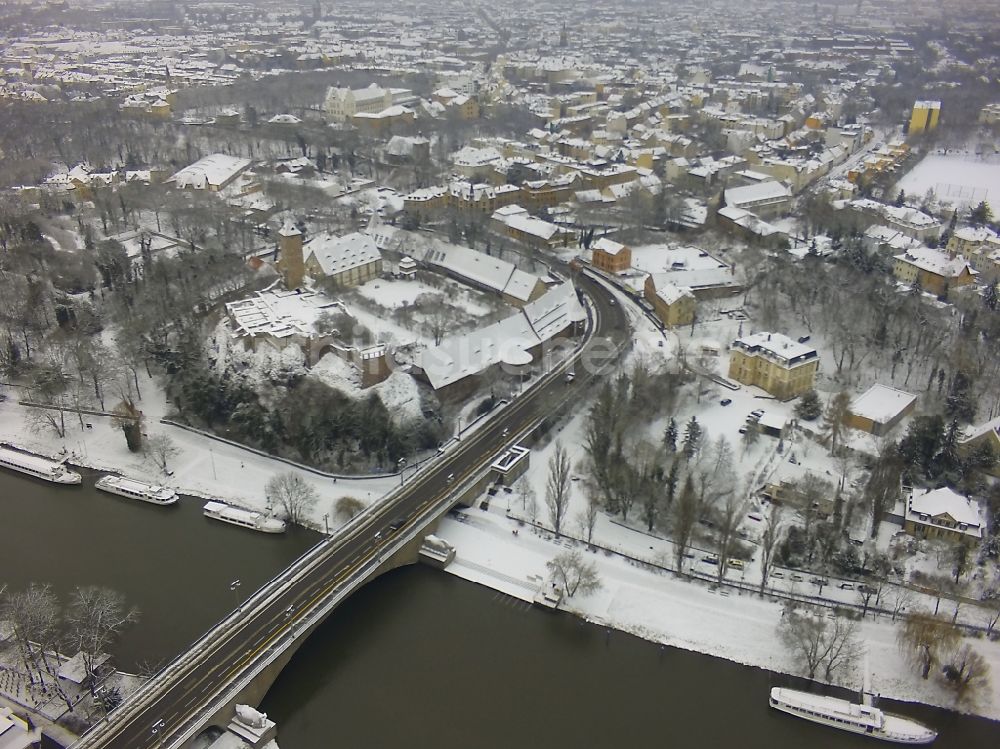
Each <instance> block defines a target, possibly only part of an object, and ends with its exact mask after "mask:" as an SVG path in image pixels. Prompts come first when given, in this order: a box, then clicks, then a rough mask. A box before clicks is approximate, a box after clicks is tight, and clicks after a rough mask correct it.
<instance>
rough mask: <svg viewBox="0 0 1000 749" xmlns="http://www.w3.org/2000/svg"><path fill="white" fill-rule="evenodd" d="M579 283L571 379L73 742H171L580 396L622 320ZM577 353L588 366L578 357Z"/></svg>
mask: <svg viewBox="0 0 1000 749" xmlns="http://www.w3.org/2000/svg"><path fill="white" fill-rule="evenodd" d="M577 288H579V289H581V290H582V291H584V292H585V294H586V295H587V297H588V298H589V299H590V300H591V301H592V302H593V320H594V335H593V336H592V337H591V339H590V340H589V341H588V342H587V344H586V345H585V346H584V348H583V349H582V351H581V352H580V355H579V357H578V359H577V363H576V364H574V365H572V366H573V367H574V368H575V377H574V378H573V379H572V382H567V379H566V378H565V377H563V376H553V377H551V378H550V379H549V380H548V381H547V382H543V383H540V384H539V385H538V386H536V387H534V388H532V389H530V390H528V391H526V392H525V393H523V394H522V395H520V396H519V397H517V398H516V399H515V400H514V401H513V402H511V403H510V404H509V405H508V406H507V407H505V408H504V409H502V410H500V411H499V412H498V413H496V414H494V416H493V417H492V418H490V419H489V420H488V421H487V422H486V423H484V424H483V425H482V426H481V427H480V428H478V429H476V430H474V431H471V432H469V433H467V435H466V436H465V437H463V438H462V439H461V441H460V442H459V443H458V444H456V445H454V446H453V447H451V448H449V450H448V451H447V452H446V453H445V454H444V455H442V456H440V457H439V458H437V459H436V460H435V461H433V462H432V463H431V464H429V465H428V466H427V467H426V468H424V469H423V470H422V471H421V472H420V473H418V474H417V476H415V477H414V478H413V479H411V480H410V482H409V484H407V485H406V486H404V487H403V488H402V489H400V490H397V492H395V493H394V494H393V495H391V497H390V500H389V501H387V502H385V503H384V504H383V506H381V507H379V508H378V509H376V510H375V511H374V512H371V513H368V514H367V515H366V516H365V517H364V518H363V519H361V518H359V520H360V522H358V523H357V524H352V525H351V526H349V527H348V528H347V529H345V530H346V531H347V532H344V533H340V534H337V535H335V536H333V537H331V538H330V539H328V540H327V541H326V542H324V544H325V548H324V549H323V551H322V552H321V553H320V554H319V556H318V558H317V557H316V556H308V557H306V558H308V559H309V562H310V564H311V569H309V570H307V571H306V572H305V573H303V574H296V575H292V574H290V573H291V572H292V570H293V568H294V567H295V566H296V565H298V564H302V562H301V561H300V562H297V563H296V564H293V566H292V567H290V568H289V569H288V570H285V571H284V572H282V573H281V575H279V576H278V578H276V579H279V578H284V577H289V578H291V581H290V582H289V583H288V584H287V585H286V586H285V587H284V588H281V589H280V592H278V593H277V594H275V595H271V596H270V597H269V598H267V599H265V600H264V601H263V602H259V603H255V602H254V601H253V600H251V601H250V602H247V603H246V604H244V606H243V611H242V613H243V618H241V619H238V620H237V621H236V622H235V623H234V624H232V626H230V627H228V628H226V627H220V628H219V631H218V635H217V636H215V637H212V638H210V639H208V640H207V641H203V642H202V643H201V644H200V645H199V646H198V647H199V650H200V652H195V653H191V654H190V656H191V657H189V658H187V659H186V662H184V663H183V665H182V666H179V667H177V668H168V669H167V670H165V671H164V672H161V673H160V674H158V675H157V676H155V677H154V682H156V683H157V685H158V689H156V690H155V692H153V696H148V695H147V696H146V697H144V698H143V700H142V703H143V704H142V705H141V706H138V705H133V704H131V703H130V702H128V701H126V703H125V704H123V705H122V706H121V707H119V708H118V709H117V710H116V711H114V712H112V713H111V715H110V716H109V717H108V719H107V720H105V721H102V722H101V723H99V724H97V725H96V726H94V727H93V728H92V729H91V730H90V731H89V732H88V733H87V734H85V735H84V736H83V737H82V738H81V739H80V740H79V741H77V742H76V743H75V744H74V749H95V748H97V747H101V748H102V749H154V748H155V747H166V746H170V745H171V742H172V740H174V739H175V738H177V737H179V736H180V735H181V734H182V733H186V732H187V731H188V730H189V729H190V728H191V723H190V721H191V719H192V716H196V715H198V714H199V713H200V712H201V711H203V710H204V709H205V708H207V707H208V706H210V705H211V704H212V703H213V702H214V701H215V700H216V698H217V697H218V696H219V695H220V694H221V693H222V692H223V691H224V690H225V689H226V688H227V687H228V686H229V685H231V684H233V683H234V682H235V681H238V680H239V679H240V678H241V676H242V675H243V674H244V673H246V672H247V671H249V670H250V669H252V667H253V666H254V663H255V661H256V659H258V658H259V657H260V656H261V654H262V653H265V652H266V651H267V650H268V649H269V648H270V647H271V646H272V645H273V644H274V643H275V642H276V641H277V640H279V638H281V637H283V636H284V635H286V634H287V633H288V631H289V629H290V628H294V627H295V626H296V625H297V624H298V622H299V621H300V620H301V619H303V618H304V617H305V615H306V614H307V613H308V612H309V611H311V610H313V609H314V608H315V607H317V606H321V605H323V604H324V603H325V602H326V601H328V600H329V596H330V595H331V594H332V592H333V591H335V590H336V589H337V587H338V586H339V585H341V584H342V583H343V582H344V581H346V580H348V579H349V578H350V577H351V576H352V575H353V574H355V573H356V572H357V571H358V570H359V569H360V568H362V567H364V566H365V565H369V564H371V563H372V561H373V560H377V559H380V558H381V555H382V554H383V552H384V551H386V549H387V547H388V546H390V545H391V544H392V543H393V540H394V539H395V538H397V537H398V535H399V534H401V533H403V532H405V530H406V527H407V526H408V525H410V524H412V523H415V522H416V521H417V520H418V518H421V517H424V516H425V514H426V512H427V511H428V508H429V507H431V506H432V505H434V504H436V503H441V502H442V501H443V500H444V499H445V498H446V497H447V496H448V494H449V493H450V489H451V488H452V486H457V485H458V484H459V483H461V481H462V479H463V478H466V477H468V476H470V475H471V474H472V473H474V472H475V471H477V470H479V469H480V468H481V467H482V466H483V465H484V464H487V463H488V462H490V461H492V460H493V459H494V457H495V456H496V454H497V453H498V452H499V451H500V450H501V449H502V448H504V447H505V446H507V444H509V443H510V442H511V441H512V440H513V439H514V437H515V435H518V434H519V433H520V432H522V431H523V430H525V429H528V428H529V427H531V426H532V425H533V424H536V423H538V422H539V421H540V420H541V419H543V418H544V417H545V416H547V415H550V414H551V413H552V410H553V408H555V407H556V405H557V404H559V403H563V402H566V400H567V399H568V398H569V399H574V398H579V397H580V396H582V395H583V389H584V388H586V386H587V384H588V383H589V382H590V381H591V380H592V379H593V378H594V377H596V376H599V374H600V373H601V372H602V370H603V366H602V365H606V364H610V363H611V362H612V361H613V360H615V359H617V353H616V351H615V345H620V344H621V343H622V342H624V340H625V339H626V337H627V334H628V326H627V324H626V322H625V317H624V314H623V312H622V310H621V307H620V306H618V305H617V304H616V303H615V301H614V297H613V296H612V295H611V294H610V293H609V292H608V291H607V290H606V289H605V288H604V287H603V286H601V285H599V284H598V283H596V282H595V281H593V280H592V279H590V278H588V277H586V276H585V275H583V274H581V275H580V276H579V278H578V279H577ZM609 344H614V345H609ZM584 360H586V361H588V362H589V365H584V364H583V363H582V362H583V361H584ZM310 564H303V565H302V566H303V567H309V566H310ZM150 686H153V685H150Z"/></svg>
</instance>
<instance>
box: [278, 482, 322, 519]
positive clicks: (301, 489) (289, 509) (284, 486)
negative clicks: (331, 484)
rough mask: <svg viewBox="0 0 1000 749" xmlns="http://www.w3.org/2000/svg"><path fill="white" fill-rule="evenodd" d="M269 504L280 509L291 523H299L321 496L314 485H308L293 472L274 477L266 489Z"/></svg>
mask: <svg viewBox="0 0 1000 749" xmlns="http://www.w3.org/2000/svg"><path fill="white" fill-rule="evenodd" d="M264 495H265V496H266V497H267V502H268V504H269V505H271V506H273V507H279V508H280V509H281V510H282V511H283V512H284V515H285V519H286V520H288V522H289V523H298V522H299V521H300V520H301V519H302V517H303V516H304V515H305V514H306V513H307V512H309V510H311V509H312V508H313V507H314V506H315V504H316V502H317V501H319V494H317V493H316V489H315V488H313V486H312V484H307V483H306V482H305V481H304V480H303V479H302V477H301V476H299V475H298V474H296V473H293V472H292V471H288V472H287V473H279V474H276V475H274V476H272V477H271V478H270V479H268V481H267V485H266V486H265V487H264Z"/></svg>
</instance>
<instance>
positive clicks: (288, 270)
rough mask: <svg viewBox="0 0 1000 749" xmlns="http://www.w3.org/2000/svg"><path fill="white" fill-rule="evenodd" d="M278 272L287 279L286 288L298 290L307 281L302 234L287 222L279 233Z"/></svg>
mask: <svg viewBox="0 0 1000 749" xmlns="http://www.w3.org/2000/svg"><path fill="white" fill-rule="evenodd" d="M277 265H278V270H279V271H281V275H282V277H283V278H284V279H285V288H287V289H297V288H298V287H299V286H301V285H302V281H303V280H304V279H305V275H306V269H305V259H304V258H303V257H302V232H300V231H299V230H298V229H296V228H295V225H294V224H292V222H291V221H286V222H285V225H284V226H282V227H281V231H279V232H278V263H277Z"/></svg>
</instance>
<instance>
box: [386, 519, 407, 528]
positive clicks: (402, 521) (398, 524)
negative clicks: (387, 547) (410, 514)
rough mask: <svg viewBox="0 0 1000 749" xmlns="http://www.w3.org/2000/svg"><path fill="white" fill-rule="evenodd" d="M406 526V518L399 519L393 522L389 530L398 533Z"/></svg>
mask: <svg viewBox="0 0 1000 749" xmlns="http://www.w3.org/2000/svg"><path fill="white" fill-rule="evenodd" d="M404 525H406V518H403V517H399V518H396V519H395V520H393V521H392V522H391V523H389V530H391V531H398V530H399V529H400V528H402V527H403V526H404Z"/></svg>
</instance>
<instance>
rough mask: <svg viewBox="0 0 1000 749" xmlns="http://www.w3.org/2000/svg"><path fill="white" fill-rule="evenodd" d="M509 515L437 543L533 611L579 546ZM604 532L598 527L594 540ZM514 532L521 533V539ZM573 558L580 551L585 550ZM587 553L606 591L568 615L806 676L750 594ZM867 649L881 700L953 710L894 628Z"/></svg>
mask: <svg viewBox="0 0 1000 749" xmlns="http://www.w3.org/2000/svg"><path fill="white" fill-rule="evenodd" d="M509 496H512V497H515V498H514V499H513V501H514V502H515V503H516V501H517V499H516V496H515V495H509ZM505 514H506V512H505V506H504V502H497V501H496V500H495V501H494V502H493V503H492V504H491V507H490V510H489V511H482V510H469V511H467V512H464V513H462V515H461V518H462V519H461V520H459V519H456V518H455V517H448V518H447V519H445V520H444V521H443V522H442V524H441V526H440V528H439V529H438V531H437V535H438V536H440V537H441V538H444V539H445V540H446V541H448V542H449V543H450V544H452V545H453V546H455V547H456V549H457V556H456V559H455V561H454V562H452V564H451V565H449V567H448V568H447V570H448V571H449V572H451V573H452V574H454V575H457V576H459V577H462V578H464V579H466V580H471V581H473V582H477V583H480V584H483V585H486V586H488V587H491V588H494V589H497V590H501V591H503V592H505V593H507V594H508V595H511V596H514V597H516V598H519V599H522V600H525V601H531V600H532V599H533V598H534V595H535V593H536V591H537V590H538V589H539V588H540V586H542V585H544V583H545V580H546V578H547V571H546V567H545V565H546V562H548V561H549V560H550V559H552V558H553V557H554V556H555V555H556V554H558V553H560V552H563V551H565V550H566V549H567V548H571V547H572V542H570V541H567V540H565V539H561V540H554V539H553V538H552V537H551V536H548V535H547V534H544V535H539V534H535V533H532V532H529V530H528V529H527V528H526V527H519V526H518V524H517V522H516V521H515V520H513V519H510V518H507V517H505ZM601 520H602V521H605V522H606V521H607V518H605V517H603V516H602V518H601ZM602 527H603V526H602V525H601V524H600V523H599V525H598V532H597V535H600V533H601V529H602ZM514 530H518V533H517V534H516V535H515V534H514V533H513V531H514ZM631 533H633V534H634V535H635V536H636V538H634V539H633V541H632V544H631V545H632V546H633V547H636V548H638V547H640V546H643V545H646V546H648V544H646V538H645V537H643V536H642V534H638V533H636V532H631ZM595 540H596V539H595ZM576 548H579V549H580V550H581V551H582V550H583V546H582V545H579V546H577V547H576ZM584 553H585V556H586V559H587V560H588V561H591V562H594V563H595V564H596V565H597V567H598V570H599V574H600V578H601V582H602V587H601V589H600V590H599V591H597V592H596V593H594V594H592V595H590V596H586V597H580V596H577V597H576V598H572V599H569V600H564V601H563V603H562V604H561V608H563V609H566V610H569V611H573V612H575V613H577V614H579V615H580V616H582V617H584V618H586V619H588V620H590V621H593V622H595V623H598V624H602V625H606V626H609V627H614V628H616V629H621V630H624V631H627V632H631V633H633V634H636V635H638V636H641V637H644V638H646V639H648V640H652V641H654V642H662V643H665V644H668V645H672V646H675V647H679V648H684V649H686V650H693V651H696V652H700V653H706V654H708V655H713V656H717V657H720V658H726V659H728V660H732V661H736V662H738V663H743V664H746V665H750V666H757V667H760V668H766V669H770V670H773V671H779V672H782V673H796V674H798V673H801V672H800V670H799V668H798V667H797V664H796V663H795V660H794V658H793V657H792V656H791V655H790V654H789V653H788V652H786V650H785V649H784V647H783V646H782V645H781V643H780V641H779V640H778V638H777V636H776V630H777V627H778V624H779V622H780V620H781V611H782V607H781V604H780V603H778V602H776V601H774V600H772V599H770V598H760V597H759V596H757V595H755V594H751V593H742V594H741V593H738V592H736V591H730V590H726V589H723V588H719V589H717V590H712V588H711V586H709V585H707V584H704V583H700V582H694V583H693V582H688V581H684V580H681V579H678V578H675V577H674V576H673V575H672V574H670V573H658V572H652V571H649V570H644V569H641V568H639V567H637V566H635V565H634V564H631V563H629V562H628V561H627V560H626V559H624V558H623V557H621V556H618V555H614V554H607V553H604V552H598V553H590V552H584ZM860 639H861V640H862V642H863V643H864V645H865V649H866V650H867V653H868V656H869V663H870V667H871V670H872V672H873V673H874V675H875V676H874V681H873V687H874V688H875V689H876V690H877V691H879V692H881V693H882V694H883V695H885V696H887V697H891V698H894V699H900V700H908V701H917V702H924V703H927V704H932V705H941V706H944V707H953V702H952V698H951V697H950V696H949V695H948V694H947V693H945V692H944V691H943V690H942V689H941V687H940V686H939V685H938V684H937V683H936V682H935V681H933V680H928V681H923V680H921V679H920V678H919V677H918V676H917V675H915V674H914V673H913V671H912V669H911V668H910V666H909V665H908V664H907V663H906V661H905V660H904V658H903V656H902V655H901V654H900V652H899V649H898V648H897V646H896V627H895V625H893V624H892V623H891V622H889V621H888V620H886V619H885V618H882V619H880V620H878V621H874V620H872V619H866V620H865V621H864V622H862V623H861V626H860ZM970 642H971V643H972V644H973V646H974V647H975V649H976V650H977V651H979V652H980V653H981V654H982V655H983V656H984V657H985V658H986V659H987V661H988V662H989V663H990V665H991V667H992V669H993V672H994V673H998V672H1000V645H998V644H997V643H990V642H986V641H984V640H972V641H970ZM859 666H860V664H858V666H856V667H855V668H854V669H853V670H851V671H850V672H845V673H843V674H839V675H838V677H837V682H838V683H839V684H841V685H842V686H845V687H849V688H852V689H857V688H859V686H860V685H861V683H862V681H863V675H862V674H861V672H860V668H859ZM974 712H976V713H977V714H980V715H984V716H987V717H990V718H994V719H998V718H1000V680H996V679H994V681H993V684H992V685H991V687H990V688H989V690H988V691H987V692H986V693H985V694H984V696H983V698H982V700H981V702H980V704H979V705H978V706H977V707H976V708H975V709H974Z"/></svg>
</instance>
